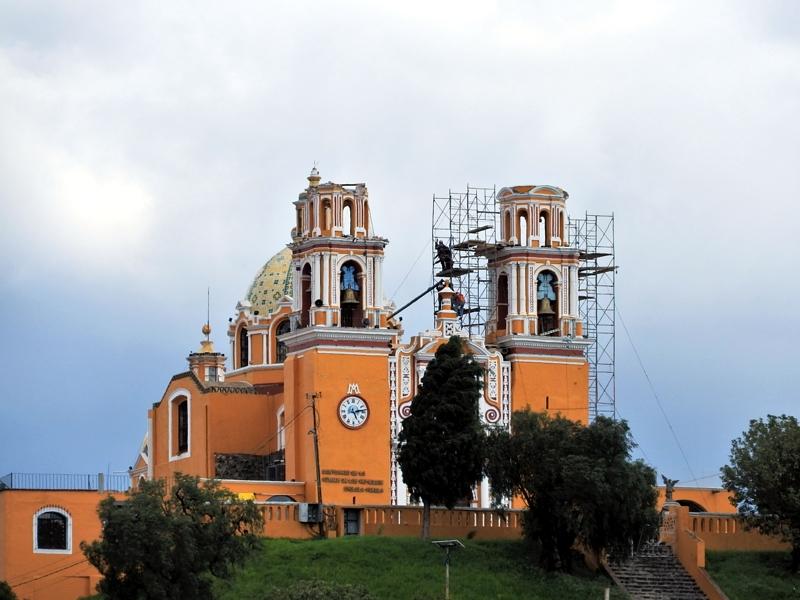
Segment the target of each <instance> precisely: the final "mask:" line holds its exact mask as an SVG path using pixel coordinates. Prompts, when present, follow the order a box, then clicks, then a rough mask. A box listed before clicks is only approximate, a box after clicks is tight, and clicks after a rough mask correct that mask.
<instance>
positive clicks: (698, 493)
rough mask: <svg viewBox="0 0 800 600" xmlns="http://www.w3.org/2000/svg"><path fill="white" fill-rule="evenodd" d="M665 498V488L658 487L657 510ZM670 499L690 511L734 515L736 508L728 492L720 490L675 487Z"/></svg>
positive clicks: (662, 504)
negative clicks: (696, 510) (685, 506)
mask: <svg viewBox="0 0 800 600" xmlns="http://www.w3.org/2000/svg"><path fill="white" fill-rule="evenodd" d="M665 498H666V488H664V486H658V500H657V507H658V510H661V507H662V506H664V500H665ZM672 499H673V500H675V501H676V502H678V503H684V504H686V505H687V506H689V510H691V511H695V509H698V510H699V512H710V513H730V514H736V507H735V506H734V505H733V504H732V503H731V494H730V492H727V491H725V490H723V489H720V488H709V487H705V488H695V487H676V488H675V489H674V490H673V493H672ZM694 505H696V506H694Z"/></svg>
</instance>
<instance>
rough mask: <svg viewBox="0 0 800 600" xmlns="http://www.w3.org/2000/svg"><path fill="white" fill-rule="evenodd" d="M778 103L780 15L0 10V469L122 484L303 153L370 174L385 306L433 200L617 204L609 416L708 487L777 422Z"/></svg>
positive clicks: (794, 138) (786, 16)
mask: <svg viewBox="0 0 800 600" xmlns="http://www.w3.org/2000/svg"><path fill="white" fill-rule="evenodd" d="M798 109H800V5H798V4H797V3H795V2H792V1H786V2H780V1H764V0H760V1H753V2H737V1H719V2H716V1H707V2H702V3H698V2H689V1H676V2H671V3H662V2H647V1H620V2H488V1H486V2H475V3H472V2H435V1H434V2H430V1H429V2H408V1H407V2H392V3H388V2H386V3H376V2H366V1H365V2H350V1H339V2H335V3H333V2H329V3H327V2H326V3H323V2H317V3H312V2H258V3H256V2H253V3H243V2H235V1H234V2H226V3H225V4H224V6H223V5H221V4H219V3H210V2H169V3H164V2H147V1H143V2H135V3H108V2H88V1H76V2H46V1H41V2H37V1H30V2H28V1H26V2H21V1H20V2H8V1H0V132H1V133H2V135H0V257H2V260H0V332H2V341H3V343H2V344H0V364H2V366H3V369H4V371H5V376H4V377H2V378H0V475H2V474H5V473H7V472H12V471H13V472H41V473H49V472H67V473H96V472H98V471H108V472H114V471H123V470H125V469H127V467H128V466H129V465H131V464H132V463H133V461H134V459H135V456H136V454H137V451H138V447H139V444H140V442H141V440H142V437H143V435H144V433H145V428H146V412H147V409H148V407H150V406H151V405H152V403H153V402H156V401H158V400H159V399H160V397H161V394H162V393H163V391H164V389H165V387H166V385H167V383H168V381H169V379H170V377H171V376H172V375H173V374H175V373H178V372H181V371H183V370H185V369H186V360H185V359H186V356H187V354H188V353H189V352H190V351H193V350H195V349H196V348H197V347H198V345H199V341H200V339H201V337H202V336H201V332H200V328H201V326H202V324H203V323H204V321H205V318H206V290H207V288H209V287H210V288H211V311H210V315H211V326H212V328H213V333H212V337H213V338H214V339H215V341H216V343H217V346H218V348H219V349H223V350H225V351H227V348H228V345H227V335H226V326H227V321H228V317H230V316H232V315H233V310H234V307H235V305H236V302H237V301H238V300H240V299H242V298H243V297H244V296H245V294H246V292H247V289H248V286H249V284H250V282H251V281H252V279H253V277H254V276H255V274H256V273H257V272H258V270H259V269H260V267H261V266H262V265H263V263H264V262H266V261H267V260H268V259H269V258H270V257H271V256H272V255H273V254H275V253H276V252H277V251H278V250H280V249H281V248H282V247H283V245H284V244H286V243H287V242H288V241H289V231H290V229H291V227H292V226H293V214H294V213H293V207H292V205H291V202H292V201H293V200H294V199H296V197H297V194H298V193H299V192H300V191H302V190H303V188H304V187H305V186H306V185H307V182H306V179H305V178H306V176H307V175H308V172H309V171H310V169H311V167H312V165H313V164H314V163H315V162H316V163H317V165H318V167H319V170H320V172H321V175H322V178H323V180H324V181H325V180H333V181H338V182H355V181H362V182H366V184H367V185H368V187H369V193H370V206H371V210H372V213H373V214H372V217H373V222H374V227H375V230H376V233H378V234H379V235H383V236H385V237H387V238H389V240H390V244H389V246H388V247H387V250H386V256H387V258H386V262H385V272H384V292H385V294H386V296H387V297H388V298H391V299H393V300H394V301H395V302H396V303H397V304H398V305H400V304H403V303H405V302H406V301H407V300H409V299H411V298H412V297H414V296H415V295H416V294H418V293H419V292H420V291H422V290H423V289H425V288H426V287H427V285H429V281H430V276H431V274H430V263H429V262H428V255H427V253H426V254H425V255H424V256H423V259H421V260H420V261H418V262H415V260H416V259H417V257H418V256H419V254H420V250H421V249H423V248H424V246H425V244H427V243H428V242H429V239H430V214H431V197H432V195H433V194H434V193H437V194H439V193H446V192H447V190H449V189H454V190H463V189H464V188H465V187H466V185H467V184H470V185H473V186H487V187H491V186H497V187H498V188H500V187H503V186H507V185H522V184H551V185H556V186H559V187H562V188H564V189H566V190H567V191H568V192H569V194H570V198H569V201H568V204H567V208H568V212H570V213H572V214H574V215H582V214H584V213H585V212H586V211H589V212H596V213H610V212H613V213H614V215H615V223H616V254H617V257H616V259H617V263H618V264H619V266H620V268H619V272H618V276H617V307H618V317H617V336H616V348H617V410H618V413H619V415H620V416H621V417H623V418H625V419H627V420H628V421H629V423H630V425H631V428H632V431H633V435H634V438H635V440H636V441H637V442H638V444H639V448H638V449H637V450H636V452H635V456H636V457H641V458H644V459H645V460H647V461H648V462H649V463H650V464H652V465H653V466H654V467H656V469H657V470H658V472H659V473H665V474H667V475H668V476H670V477H671V478H674V479H679V480H681V482H683V483H687V482H688V483H690V484H692V485H714V484H716V483H717V482H718V480H717V479H716V477H715V475H716V474H717V473H718V470H719V468H720V466H722V465H724V464H725V463H726V461H727V458H728V452H729V449H730V442H731V440H732V439H733V438H735V437H737V436H739V435H740V434H741V433H742V431H744V430H745V429H746V428H747V426H748V422H749V420H750V419H753V418H760V417H764V416H765V415H767V414H783V413H787V414H795V415H797V414H798V408H797V406H798V404H797V401H798V388H797V382H796V380H797V373H798V368H797V366H796V352H797V350H796V345H795V342H796V340H797V337H798V330H800V317H798V309H797V308H796V303H797V298H798V297H800V278H798V277H797V275H796V274H797V265H796V260H797V255H798V251H799V250H800V242H798V232H800V209H798V204H797V203H798V200H800V193H799V192H800V168H798V165H800V119H798V117H797V115H798ZM401 282H402V285H400V284H401ZM423 305H424V306H423ZM622 322H624V324H625V326H626V328H627V333H626V331H625V329H623V327H622V326H621V323H622ZM404 325H405V329H406V336H407V337H408V336H409V335H411V334H413V333H415V332H417V331H419V330H422V329H426V328H428V327H429V326H430V325H431V316H430V304H428V303H425V302H423V303H419V304H418V305H417V306H415V307H414V309H411V310H409V311H408V313H407V315H406V316H405V320H404ZM634 348H635V350H634ZM637 352H638V358H637ZM662 409H663V410H662ZM693 480H694V481H693Z"/></svg>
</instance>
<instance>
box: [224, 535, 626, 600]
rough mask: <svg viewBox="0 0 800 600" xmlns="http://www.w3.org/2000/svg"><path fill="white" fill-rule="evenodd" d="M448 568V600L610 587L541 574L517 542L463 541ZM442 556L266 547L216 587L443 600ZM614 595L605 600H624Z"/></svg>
mask: <svg viewBox="0 0 800 600" xmlns="http://www.w3.org/2000/svg"><path fill="white" fill-rule="evenodd" d="M464 543H465V545H466V548H465V549H463V550H458V551H456V552H455V553H454V555H453V559H452V562H451V565H450V597H451V598H452V599H453V600H468V599H473V598H474V599H480V600H486V599H489V598H499V599H502V598H509V599H511V598H514V599H517V598H531V599H534V600H535V599H539V598H541V599H543V600H544V599H547V600H553V599H559V600H572V599H574V600H579V599H580V600H587V599H592V598H597V599H598V600H599V599H601V598H602V597H603V589H604V588H605V587H606V585H611V584H610V582H609V581H608V580H607V579H605V578H602V577H595V576H591V575H585V576H580V577H578V576H568V575H561V574H556V575H548V574H546V573H544V572H543V571H541V570H540V569H538V568H536V567H534V566H531V561H530V560H529V559H528V558H527V556H528V555H527V553H526V549H525V546H524V544H523V542H512V541H477V540H471V541H465V542H464ZM443 556H444V553H443V552H442V551H441V550H439V549H438V548H436V547H435V546H433V545H432V544H430V543H429V542H423V541H421V540H419V539H416V538H385V537H349V538H340V539H329V540H322V541H298V540H275V539H272V540H269V539H268V540H265V541H264V547H263V549H262V550H261V551H259V553H258V555H257V556H255V557H253V558H252V559H251V560H250V561H249V562H248V564H247V565H246V566H245V567H244V569H242V571H241V572H239V573H238V574H237V575H236V576H235V577H234V578H233V579H232V580H231V581H230V582H218V584H219V585H218V587H217V594H218V597H219V598H220V599H221V600H244V599H247V600H265V599H267V598H272V597H276V598H277V597H279V596H278V595H275V594H272V593H270V592H269V591H270V589H273V590H274V588H285V587H287V586H289V585H291V584H292V583H294V582H296V581H298V580H315V579H316V580H326V581H331V582H336V583H339V584H357V585H360V586H363V587H364V588H366V589H367V591H368V592H369V593H370V595H371V596H372V597H373V598H376V599H377V598H380V599H384V598H385V599H394V598H397V599H401V600H427V599H440V598H442V597H444V563H443ZM623 597H624V594H622V593H621V592H620V591H619V590H618V589H613V590H612V598H623Z"/></svg>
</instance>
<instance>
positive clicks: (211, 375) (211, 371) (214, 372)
mask: <svg viewBox="0 0 800 600" xmlns="http://www.w3.org/2000/svg"><path fill="white" fill-rule="evenodd" d="M206 368H207V369H208V370H207V374H206V381H219V369H218V367H206Z"/></svg>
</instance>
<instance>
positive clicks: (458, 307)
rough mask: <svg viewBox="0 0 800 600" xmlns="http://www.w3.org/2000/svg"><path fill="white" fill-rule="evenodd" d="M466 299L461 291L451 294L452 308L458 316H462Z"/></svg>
mask: <svg viewBox="0 0 800 600" xmlns="http://www.w3.org/2000/svg"><path fill="white" fill-rule="evenodd" d="M465 303H466V300H465V299H464V294H462V293H461V292H456V295H455V296H453V309H454V310H455V311H456V314H457V315H458V317H459V318H461V317H463V316H464V304H465Z"/></svg>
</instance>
